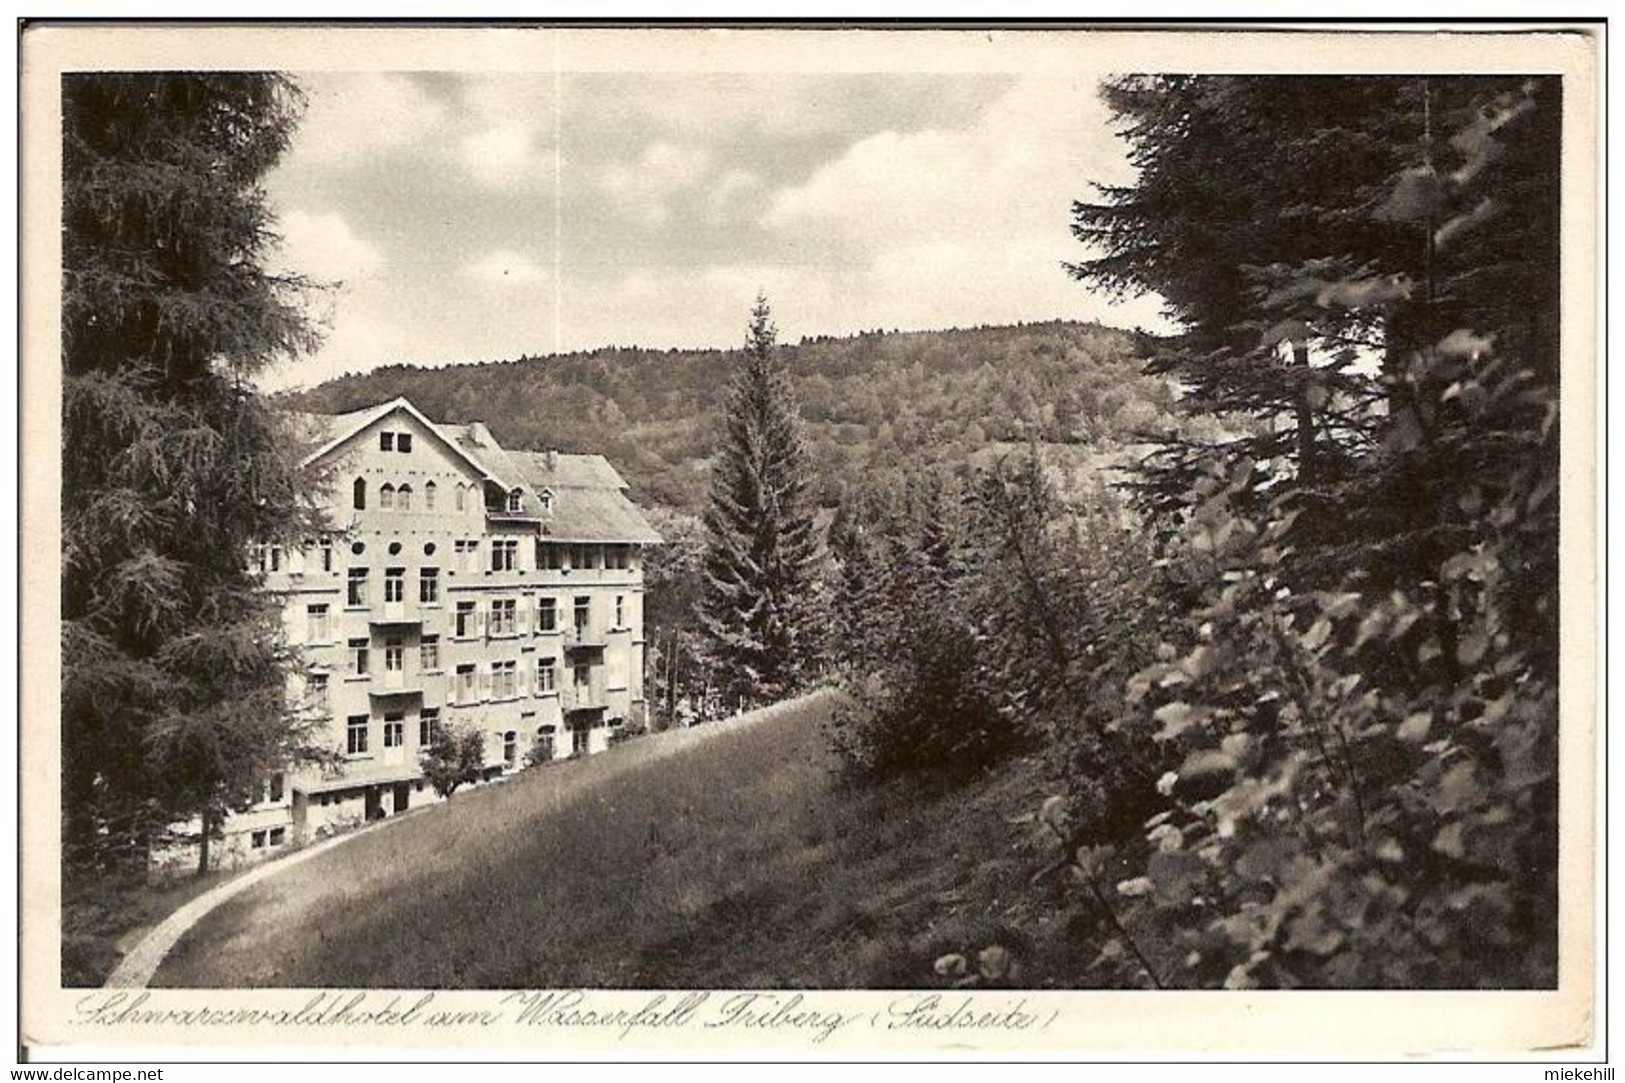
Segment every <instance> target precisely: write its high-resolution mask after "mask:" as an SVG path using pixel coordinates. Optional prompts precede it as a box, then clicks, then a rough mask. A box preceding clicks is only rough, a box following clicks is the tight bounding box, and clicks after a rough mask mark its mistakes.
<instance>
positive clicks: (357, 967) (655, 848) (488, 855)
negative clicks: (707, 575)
mask: <svg viewBox="0 0 1625 1083" xmlns="http://www.w3.org/2000/svg"><path fill="white" fill-rule="evenodd" d="M835 703H836V700H835V697H834V695H833V694H830V693H826V694H821V695H817V696H814V697H811V698H809V699H807V700H803V701H801V702H799V703H796V704H794V705H790V706H787V707H783V708H780V709H778V710H776V711H773V712H772V713H771V714H769V715H768V716H767V717H764V718H762V719H760V720H756V721H744V722H738V721H736V722H730V723H719V724H713V725H712V726H706V727H699V728H698V729H695V730H686V731H676V732H672V733H667V734H659V735H654V736H651V737H647V738H643V739H641V740H638V741H633V742H630V743H628V744H626V745H623V746H619V747H617V748H614V749H611V750H609V751H607V752H605V753H602V754H600V755H598V756H594V757H592V758H590V759H585V760H578V761H572V762H567V763H563V764H559V765H555V766H550V767H546V768H542V769H538V770H534V771H530V772H527V773H526V774H525V775H523V776H521V777H520V778H517V779H515V780H513V781H510V782H508V783H505V784H503V785H499V786H491V787H485V788H482V789H479V790H475V791H471V792H468V793H466V794H458V795H457V796H456V797H455V798H454V799H453V800H452V801H450V802H447V803H445V804H442V805H437V806H435V807H433V808H429V809H425V810H423V811H422V812H418V813H414V814H412V815H411V816H410V817H409V818H408V819H407V820H403V821H402V822H401V823H399V824H394V825H391V826H389V827H387V828H385V829H382V830H375V831H371V832H368V833H366V834H364V835H362V836H360V837H358V838H356V839H354V840H353V841H351V842H350V843H348V844H346V845H343V846H340V847H337V848H335V849H334V850H333V851H331V852H330V853H327V854H324V855H321V856H320V857H317V858H314V859H312V860H310V861H308V862H306V863H304V864H302V865H299V866H296V867H293V868H290V869H289V870H288V871H287V872H285V873H281V874H279V875H276V876H273V877H271V878H269V879H268V880H267V881H265V882H264V883H263V884H260V885H257V886H255V887H254V888H251V889H250V890H248V891H247V892H245V893H243V894H242V895H240V896H238V897H237V898H235V899H232V900H231V901H229V902H227V903H226V904H225V905H223V906H221V907H220V908H219V909H218V910H216V911H214V912H213V913H211V914H210V915H209V916H208V917H206V918H205V919H204V920H203V921H202V922H200V923H199V924H198V925H197V926H196V927H195V928H194V929H193V930H192V931H191V932H190V933H189V934H188V935H187V936H186V937H185V938H183V939H182V941H181V942H180V944H178V945H177V947H176V949H175V952H174V953H173V954H172V955H171V956H170V957H169V959H168V960H166V962H165V963H164V965H163V966H162V967H160V968H159V971H158V974H157V977H156V979H155V981H154V984H156V985H160V986H176V987H188V986H195V987H210V986H234V985H247V986H376V987H416V988H464V987H469V988H511V987H560V986H589V987H647V988H667V987H746V988H749V987H778V988H786V987H792V988H793V987H799V988H852V987H881V988H883V987H919V986H924V985H931V984H935V983H936V982H937V981H938V979H936V978H935V976H934V974H933V973H932V971H931V963H932V961H933V960H934V959H935V958H936V956H937V955H938V954H939V953H940V952H942V951H946V950H953V949H956V948H960V947H963V946H965V945H966V944H967V943H969V942H971V941H972V940H973V939H979V940H980V942H982V943H986V942H987V937H988V935H990V934H992V933H994V932H996V930H997V929H998V928H999V927H1000V926H1001V925H1002V922H1003V919H1005V918H1008V917H1010V916H1011V915H1012V914H1013V913H1015V912H1016V911H1018V910H1019V911H1022V912H1023V915H1022V922H1023V923H1024V924H1028V925H1029V926H1030V924H1031V920H1032V915H1031V914H1030V913H1027V910H1028V908H1029V907H1030V906H1031V905H1032V904H1033V903H1034V902H1036V901H1037V900H1036V899H1034V895H1035V894H1036V892H1035V889H1034V888H1031V887H1029V886H1028V884H1027V878H1028V876H1029V875H1030V874H1031V872H1032V871H1033V870H1034V869H1035V868H1036V867H1038V865H1040V864H1041V863H1042V861H1043V860H1044V855H1043V854H1042V853H1041V852H1040V849H1039V846H1038V844H1037V842H1036V837H1035V835H1034V832H1033V828H1032V827H1031V826H1030V825H1019V824H1015V823H1012V822H1011V821H1012V820H1014V819H1015V818H1017V817H1018V816H1020V815H1021V814H1023V813H1030V812H1031V810H1032V808H1033V806H1034V804H1035V803H1036V802H1037V800H1038V799H1039V797H1040V796H1041V795H1039V794H1038V793H1036V792H1035V791H1032V790H1030V789H1026V788H1023V787H1024V786H1025V787H1030V786H1031V782H1030V781H1025V782H1024V781H1022V780H1024V779H1025V780H1030V779H1031V778H1032V777H1034V775H1036V774H1037V772H1035V771H1032V770H1031V769H1030V765H1028V769H1025V770H1024V769H1022V766H1021V765H1020V764H1013V765H1009V767H1008V769H1007V770H1006V771H1004V772H1002V773H1001V774H999V775H997V776H988V777H985V778H983V779H982V780H980V781H979V782H976V783H973V784H971V785H970V786H968V787H965V786H961V787H959V788H958V789H956V790H954V791H952V792H951V793H950V792H944V791H941V790H936V789H932V788H931V785H930V783H928V782H921V781H918V780H915V781H906V782H903V783H898V784H894V785H890V786H883V787H879V788H864V789H851V788H848V787H847V786H846V785H845V784H843V783H842V782H841V781H840V780H839V779H838V778H837V777H836V775H835V774H834V772H833V767H834V764H833V762H832V759H831V757H830V754H829V753H828V751H827V749H826V747H825V741H824V735H823V732H822V723H823V721H824V719H825V718H826V717H827V716H828V714H829V712H830V711H831V710H832V709H833V707H834V705H835ZM720 727H727V729H726V730H723V729H721V728H720ZM706 730H716V732H714V733H711V734H706V733H705V731H706ZM663 742H673V743H674V745H675V746H676V747H669V748H668V747H665V746H664V745H663ZM685 745H686V747H683V746H685ZM1051 913H1052V915H1053V914H1054V911H1051Z"/></svg>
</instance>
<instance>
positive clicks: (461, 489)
mask: <svg viewBox="0 0 1625 1083" xmlns="http://www.w3.org/2000/svg"><path fill="white" fill-rule="evenodd" d="M467 506H468V486H466V485H464V484H463V483H462V482H460V481H459V482H458V483H457V510H458V511H462V510H463V509H464V508H466V507H467Z"/></svg>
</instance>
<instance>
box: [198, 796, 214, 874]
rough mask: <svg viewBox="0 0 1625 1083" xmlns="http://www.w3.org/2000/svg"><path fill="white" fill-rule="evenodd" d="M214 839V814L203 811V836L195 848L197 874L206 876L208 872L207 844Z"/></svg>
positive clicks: (209, 811)
mask: <svg viewBox="0 0 1625 1083" xmlns="http://www.w3.org/2000/svg"><path fill="white" fill-rule="evenodd" d="M213 837H214V813H213V812H212V811H211V810H208V809H205V810H204V812H203V835H202V837H201V838H200V839H199V840H198V846H197V874H198V876H200V877H201V876H206V875H208V872H209V842H210V840H211V839H213Z"/></svg>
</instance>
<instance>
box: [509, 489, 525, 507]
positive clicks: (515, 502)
mask: <svg viewBox="0 0 1625 1083" xmlns="http://www.w3.org/2000/svg"><path fill="white" fill-rule="evenodd" d="M523 500H524V494H523V493H521V492H520V491H519V490H518V489H514V490H512V491H511V492H509V493H508V510H509V511H510V512H517V511H519V510H520V508H521V507H523V506H524V505H523Z"/></svg>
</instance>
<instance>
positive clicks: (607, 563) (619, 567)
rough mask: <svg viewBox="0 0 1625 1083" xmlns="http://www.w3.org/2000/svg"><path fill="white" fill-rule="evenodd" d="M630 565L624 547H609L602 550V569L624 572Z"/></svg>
mask: <svg viewBox="0 0 1625 1083" xmlns="http://www.w3.org/2000/svg"><path fill="white" fill-rule="evenodd" d="M631 565H632V562H631V559H630V558H629V556H628V554H627V550H626V546H624V545H611V546H609V547H608V548H606V549H605V550H604V567H606V568H613V569H614V570H616V571H619V572H624V571H626V569H627V568H629V567H631Z"/></svg>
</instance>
